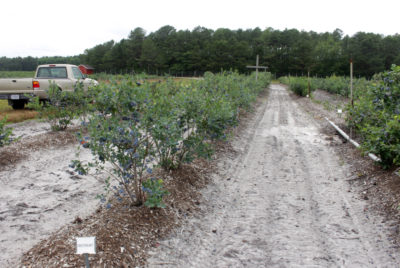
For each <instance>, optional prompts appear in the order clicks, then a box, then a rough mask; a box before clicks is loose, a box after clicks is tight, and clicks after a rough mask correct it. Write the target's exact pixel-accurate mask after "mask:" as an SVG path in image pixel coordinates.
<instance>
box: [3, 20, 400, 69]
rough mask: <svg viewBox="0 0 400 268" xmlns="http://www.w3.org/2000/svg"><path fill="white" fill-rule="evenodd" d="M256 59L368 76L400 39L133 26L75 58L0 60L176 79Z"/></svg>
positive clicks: (395, 54) (393, 56) (389, 59)
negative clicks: (125, 34)
mask: <svg viewBox="0 0 400 268" xmlns="http://www.w3.org/2000/svg"><path fill="white" fill-rule="evenodd" d="M256 55H259V57H260V65H266V66H268V71H270V72H272V73H273V74H276V75H277V76H281V75H288V74H291V75H302V74H303V75H305V74H306V73H307V72H308V71H310V73H311V74H312V75H317V76H329V75H332V74H336V75H348V70H349V60H350V59H351V58H352V59H353V62H354V74H355V75H356V76H363V77H370V76H372V75H373V74H375V73H378V72H381V71H384V70H387V69H390V66H391V65H392V64H400V35H398V34H396V35H389V36H383V35H380V34H375V33H365V32H358V33H356V34H354V35H353V36H348V35H345V36H344V35H343V32H342V31H341V30H340V29H336V30H335V31H333V32H325V33H316V32H313V31H309V32H307V31H299V30H296V29H285V30H275V29H273V28H267V29H265V30H261V29H260V28H255V29H247V30H242V29H238V30H230V29H226V28H220V29H217V30H211V29H207V28H204V27H196V28H194V29H193V30H192V31H190V30H179V31H178V30H176V29H175V28H174V27H172V26H169V25H167V26H163V27H161V28H160V29H158V30H157V31H155V32H151V33H149V34H147V33H146V31H145V30H144V29H143V28H140V27H138V28H135V29H134V30H132V31H131V32H130V34H129V36H128V37H127V38H125V39H122V40H121V41H119V42H115V41H113V40H111V41H108V42H105V43H103V44H99V45H96V46H95V47H92V48H89V49H86V50H85V51H84V53H83V54H81V55H78V56H74V57H44V58H39V59H35V58H32V57H27V58H16V59H18V60H16V59H7V58H0V70H2V69H7V68H8V69H10V68H14V69H15V68H28V66H29V67H32V66H33V65H35V66H34V67H36V64H33V62H35V60H36V61H37V64H39V62H44V61H46V62H45V63H55V62H50V61H51V60H55V61H57V60H58V61H60V62H61V61H63V62H68V63H74V64H79V63H85V64H89V65H91V66H93V67H94V68H95V69H96V71H97V72H110V73H132V72H135V73H141V72H146V73H149V74H159V75H163V74H170V75H177V76H179V75H201V74H203V73H204V72H206V71H211V72H219V71H221V70H230V69H232V70H237V71H239V72H241V73H248V72H250V71H251V70H250V69H248V68H246V66H247V65H254V64H255V59H256ZM17 63H18V64H17ZM12 64H14V65H15V66H13V65H12ZM10 66H11V67H10ZM34 67H33V69H34ZM21 70H22V69H21Z"/></svg>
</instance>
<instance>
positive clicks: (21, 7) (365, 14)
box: [0, 0, 400, 57]
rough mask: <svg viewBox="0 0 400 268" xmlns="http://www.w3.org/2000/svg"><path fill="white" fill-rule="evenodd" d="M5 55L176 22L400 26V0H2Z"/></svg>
mask: <svg viewBox="0 0 400 268" xmlns="http://www.w3.org/2000/svg"><path fill="white" fill-rule="evenodd" d="M0 10H1V15H0V57H3V56H6V57H19V56H20V57H26V56H34V57H41V56H56V55H59V56H73V55H78V54H81V53H84V51H85V49H87V48H91V47H94V46H95V45H98V44H101V43H104V42H106V41H109V40H115V41H120V40H121V39H122V38H127V37H128V35H129V33H130V31H131V30H133V29H134V28H136V27H142V28H143V29H144V30H146V32H147V33H150V32H154V31H156V30H158V29H159V28H160V27H162V26H165V25H171V26H173V27H175V28H176V29H177V30H186V29H189V30H193V28H195V27H196V26H203V27H206V28H210V29H214V30H215V29H218V28H229V29H232V30H235V29H239V28H241V29H249V28H252V29H253V28H255V27H259V28H261V30H264V29H265V28H268V27H272V28H274V29H278V30H284V29H285V28H288V29H291V28H296V29H298V30H305V31H315V32H333V31H334V30H335V29H336V28H339V29H341V30H342V31H343V32H344V34H348V35H353V34H355V33H356V32H358V31H363V32H373V33H379V34H383V35H394V34H396V33H400V15H399V14H400V0H380V1H376V0H375V1H372V0H361V1H360V0H274V1H270V0H240V1H239V0H196V1H192V0H140V1H136V0H130V1H129V0H107V1H101V0H96V1H94V0H64V1H59V0H2V1H1V2H0Z"/></svg>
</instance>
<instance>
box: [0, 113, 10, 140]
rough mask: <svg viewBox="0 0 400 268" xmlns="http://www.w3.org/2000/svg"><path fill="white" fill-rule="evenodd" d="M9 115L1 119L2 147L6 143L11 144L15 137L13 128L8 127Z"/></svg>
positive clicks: (0, 134)
mask: <svg viewBox="0 0 400 268" xmlns="http://www.w3.org/2000/svg"><path fill="white" fill-rule="evenodd" d="M6 123H7V117H5V118H3V119H2V120H0V147H2V146H4V145H8V144H10V143H11V142H12V141H13V139H12V138H11V136H12V128H9V127H6V126H5V125H6Z"/></svg>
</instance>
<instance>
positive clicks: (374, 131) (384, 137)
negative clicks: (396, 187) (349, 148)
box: [347, 65, 400, 167]
mask: <svg viewBox="0 0 400 268" xmlns="http://www.w3.org/2000/svg"><path fill="white" fill-rule="evenodd" d="M347 122H348V124H349V126H350V127H353V128H354V129H356V131H357V132H358V133H359V134H360V137H361V139H362V148H363V150H364V151H365V152H371V153H374V154H376V155H378V156H379V157H380V158H381V160H382V161H381V163H382V164H383V166H384V167H391V166H393V165H397V166H398V165H400V66H395V65H393V66H392V68H391V70H390V71H386V72H384V73H381V74H378V75H376V76H375V77H374V80H373V81H371V82H370V85H369V86H367V87H365V88H364V90H363V94H360V95H359V97H358V99H357V100H356V101H355V102H354V107H352V106H349V107H348V113H347Z"/></svg>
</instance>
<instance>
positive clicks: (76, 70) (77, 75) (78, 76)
mask: <svg viewBox="0 0 400 268" xmlns="http://www.w3.org/2000/svg"><path fill="white" fill-rule="evenodd" d="M72 74H73V75H74V78H75V79H84V77H83V74H82V73H81V70H79V68H77V67H72Z"/></svg>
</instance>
